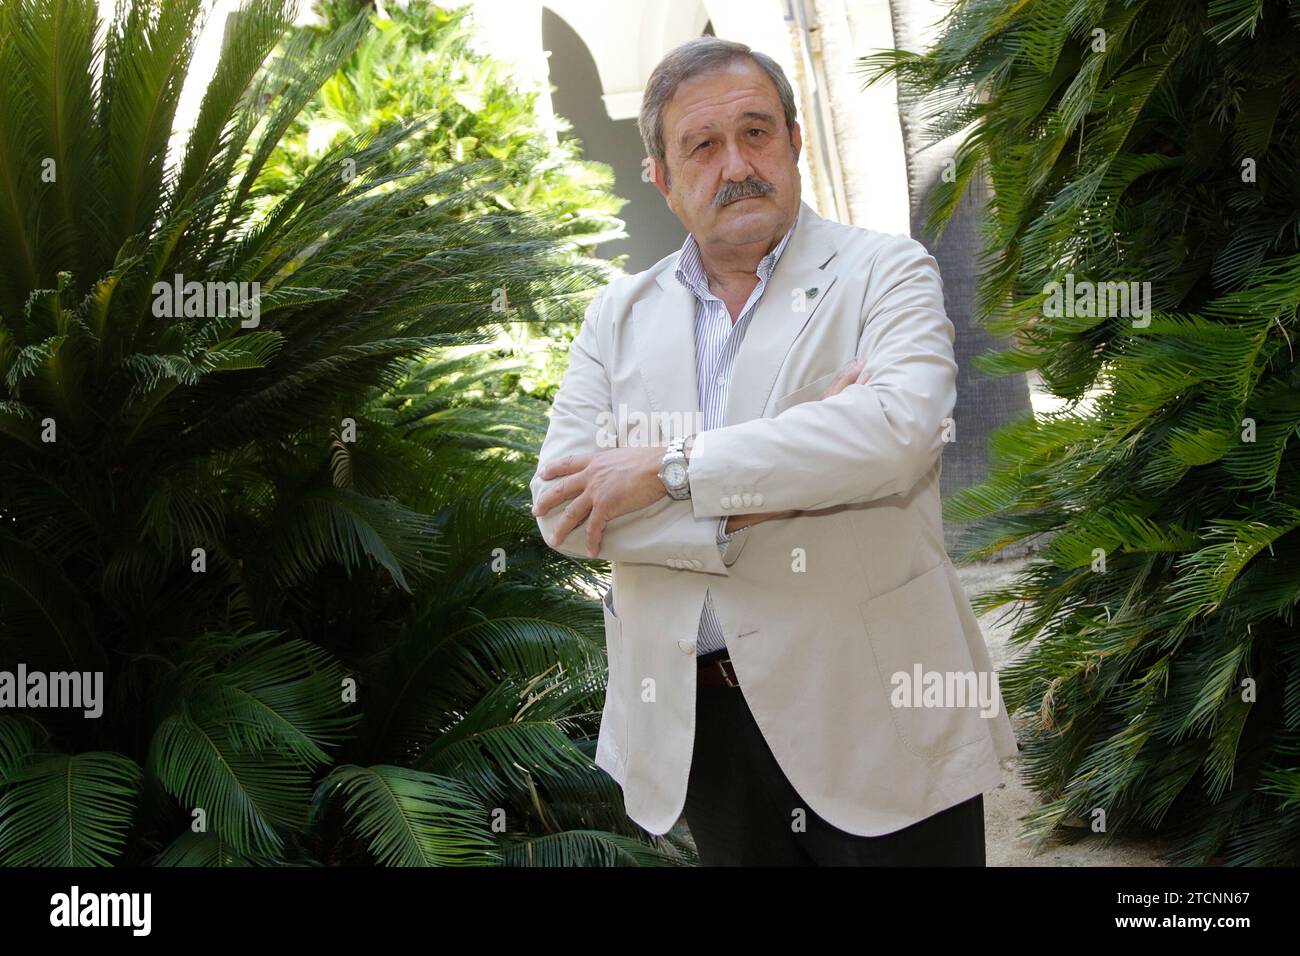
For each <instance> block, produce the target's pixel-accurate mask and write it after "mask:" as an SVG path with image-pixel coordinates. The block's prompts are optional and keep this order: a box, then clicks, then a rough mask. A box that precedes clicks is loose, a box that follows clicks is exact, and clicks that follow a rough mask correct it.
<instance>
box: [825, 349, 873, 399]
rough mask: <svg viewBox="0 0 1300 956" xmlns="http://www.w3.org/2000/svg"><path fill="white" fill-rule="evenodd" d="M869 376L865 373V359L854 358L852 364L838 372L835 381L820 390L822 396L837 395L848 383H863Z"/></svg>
mask: <svg viewBox="0 0 1300 956" xmlns="http://www.w3.org/2000/svg"><path fill="white" fill-rule="evenodd" d="M869 377H870V376H868V375H867V360H866V359H854V360H853V364H852V365H850V366H849V367H848V368H846V369H845V370H844V371H842V372H840V374H839V375H838V376H837V377H836V379H835V381H833V382H831V384H830V385H829V386H828V387H827V389H826V391H824V392H822V398H823V399H827V398H830V397H831V396H832V395H838V394H839V393H840V392H842V391H844V390H845V389H846V388H848V387H849V386H850V385H865V384H866V382H867V379H868V378H869Z"/></svg>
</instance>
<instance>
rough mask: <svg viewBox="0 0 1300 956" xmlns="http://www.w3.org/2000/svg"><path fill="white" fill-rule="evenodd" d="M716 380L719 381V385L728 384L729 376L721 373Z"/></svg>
mask: <svg viewBox="0 0 1300 956" xmlns="http://www.w3.org/2000/svg"><path fill="white" fill-rule="evenodd" d="M715 381H717V383H718V384H719V385H726V384H727V376H725V375H719V376H718V377H717V379H716V380H715Z"/></svg>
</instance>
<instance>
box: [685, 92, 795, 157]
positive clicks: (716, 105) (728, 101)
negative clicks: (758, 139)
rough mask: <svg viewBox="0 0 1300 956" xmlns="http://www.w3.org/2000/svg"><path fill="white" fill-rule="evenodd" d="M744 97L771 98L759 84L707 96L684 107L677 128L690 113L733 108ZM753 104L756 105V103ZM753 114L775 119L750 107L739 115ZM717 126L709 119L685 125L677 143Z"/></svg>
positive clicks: (771, 119) (687, 118)
mask: <svg viewBox="0 0 1300 956" xmlns="http://www.w3.org/2000/svg"><path fill="white" fill-rule="evenodd" d="M674 99H675V97H674ZM745 99H759V100H764V101H766V100H769V99H771V91H770V90H765V89H763V88H762V87H760V86H747V87H746V88H745V89H739V90H729V91H727V92H725V93H722V94H719V95H715V96H710V97H707V98H706V99H704V100H703V101H702V102H699V103H695V104H692V105H690V106H687V107H686V108H685V109H684V111H683V113H682V115H681V117H680V118H679V119H678V120H677V125H678V127H679V128H681V127H683V126H685V124H686V123H687V121H688V120H689V119H690V117H691V116H692V114H696V113H699V112H701V111H703V110H715V109H716V110H725V109H727V108H728V107H733V108H734V107H735V106H736V105H737V102H738V101H743V100H745ZM755 105H756V106H757V104H755ZM670 108H671V107H670ZM753 114H762V115H765V116H766V117H767V118H768V120H769V122H775V119H774V117H773V116H772V114H771V113H768V112H767V111H765V110H759V109H750V110H746V111H744V112H743V113H741V114H740V116H742V117H743V116H750V115H753ZM717 126H718V121H717V120H709V121H708V122H705V123H703V124H701V125H699V126H686V127H685V130H684V132H682V133H680V134H679V135H678V136H677V138H676V142H677V145H678V146H681V145H682V144H683V143H684V142H685V141H686V139H687V137H689V136H692V135H695V134H696V133H700V132H703V131H704V130H707V129H713V128H716V127H717Z"/></svg>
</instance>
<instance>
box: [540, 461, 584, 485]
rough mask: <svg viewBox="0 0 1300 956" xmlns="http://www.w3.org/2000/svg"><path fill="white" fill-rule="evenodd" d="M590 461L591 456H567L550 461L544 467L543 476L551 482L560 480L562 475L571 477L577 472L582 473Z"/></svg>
mask: <svg viewBox="0 0 1300 956" xmlns="http://www.w3.org/2000/svg"><path fill="white" fill-rule="evenodd" d="M590 461H591V456H590V455H565V456H564V457H563V458H557V459H555V461H548V462H547V463H546V464H545V465H543V466H542V470H541V476H542V477H543V478H546V479H548V480H549V479H551V478H558V477H560V476H561V475H571V474H573V473H574V472H575V471H582V469H584V468H586V467H587V465H588V463H589V462H590Z"/></svg>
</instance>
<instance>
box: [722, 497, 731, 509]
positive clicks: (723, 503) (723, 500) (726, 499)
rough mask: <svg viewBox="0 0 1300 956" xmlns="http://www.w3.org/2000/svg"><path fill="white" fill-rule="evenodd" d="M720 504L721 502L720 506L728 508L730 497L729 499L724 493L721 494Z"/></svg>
mask: <svg viewBox="0 0 1300 956" xmlns="http://www.w3.org/2000/svg"><path fill="white" fill-rule="evenodd" d="M721 504H722V507H724V508H730V507H731V499H730V498H729V497H727V496H726V495H723V496H722V501H721Z"/></svg>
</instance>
